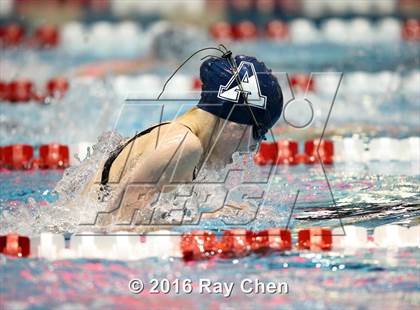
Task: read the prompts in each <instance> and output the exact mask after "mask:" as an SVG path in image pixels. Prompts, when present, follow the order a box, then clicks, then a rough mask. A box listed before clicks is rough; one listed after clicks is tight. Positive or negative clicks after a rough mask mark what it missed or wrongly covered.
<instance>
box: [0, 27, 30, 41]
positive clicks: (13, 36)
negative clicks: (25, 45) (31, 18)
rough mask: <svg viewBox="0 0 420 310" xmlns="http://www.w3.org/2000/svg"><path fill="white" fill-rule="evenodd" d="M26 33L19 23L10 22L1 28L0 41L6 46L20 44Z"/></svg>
mask: <svg viewBox="0 0 420 310" xmlns="http://www.w3.org/2000/svg"><path fill="white" fill-rule="evenodd" d="M24 35H25V30H24V29H23V28H22V26H20V25H18V24H10V25H7V26H4V27H1V28H0V41H1V42H2V43H3V44H4V45H5V46H16V45H19V44H20V43H21V42H22V40H23V37H24Z"/></svg>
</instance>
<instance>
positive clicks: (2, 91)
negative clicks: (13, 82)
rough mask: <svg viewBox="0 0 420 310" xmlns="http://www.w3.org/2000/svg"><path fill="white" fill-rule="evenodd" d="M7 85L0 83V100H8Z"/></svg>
mask: <svg viewBox="0 0 420 310" xmlns="http://www.w3.org/2000/svg"><path fill="white" fill-rule="evenodd" d="M8 86H9V85H8V84H7V83H6V82H3V81H0V100H9V87H8Z"/></svg>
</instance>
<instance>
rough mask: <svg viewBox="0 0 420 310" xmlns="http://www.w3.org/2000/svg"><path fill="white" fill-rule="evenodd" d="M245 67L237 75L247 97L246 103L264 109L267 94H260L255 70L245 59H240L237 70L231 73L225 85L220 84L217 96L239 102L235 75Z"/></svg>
mask: <svg viewBox="0 0 420 310" xmlns="http://www.w3.org/2000/svg"><path fill="white" fill-rule="evenodd" d="M243 68H244V69H245V73H243V76H242V78H241V76H240V75H239V78H240V81H241V85H242V88H243V90H244V92H245V95H246V96H247V99H248V104H249V105H252V106H254V107H257V108H261V109H265V105H266V101H267V96H264V95H263V94H261V90H260V84H259V82H258V77H257V73H256V72H255V68H254V64H252V63H251V62H247V61H241V63H240V64H239V67H238V72H237V73H236V74H235V75H233V76H232V77H231V78H230V80H229V82H228V83H227V84H226V85H220V88H219V93H218V94H217V97H218V98H220V99H225V100H229V101H233V102H239V93H240V88H239V86H238V83H237V81H236V77H237V76H238V74H240V72H241V70H242V69H243Z"/></svg>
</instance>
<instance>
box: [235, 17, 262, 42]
mask: <svg viewBox="0 0 420 310" xmlns="http://www.w3.org/2000/svg"><path fill="white" fill-rule="evenodd" d="M257 36H258V30H257V26H255V24H254V23H253V22H250V21H242V22H239V23H237V24H235V25H234V26H233V37H234V38H235V39H236V40H253V39H256V38H257Z"/></svg>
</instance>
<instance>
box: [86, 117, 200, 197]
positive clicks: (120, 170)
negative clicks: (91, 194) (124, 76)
mask: <svg viewBox="0 0 420 310" xmlns="http://www.w3.org/2000/svg"><path fill="white" fill-rule="evenodd" d="M180 141H181V143H180ZM202 153H203V148H202V146H201V143H200V140H199V139H198V137H197V136H195V135H194V134H193V133H192V132H191V130H190V129H189V128H188V127H186V126H185V125H182V124H180V123H176V122H172V123H168V124H162V125H161V126H158V127H156V128H154V129H153V130H152V131H150V132H149V133H147V134H145V135H143V136H140V137H138V138H136V139H135V140H134V141H132V142H130V143H129V144H128V145H127V146H126V147H125V148H124V149H123V150H122V151H121V153H120V154H119V155H118V156H117V157H116V159H115V160H114V162H113V163H112V166H111V169H110V171H109V179H108V180H109V181H108V185H109V186H111V188H114V187H118V185H119V183H120V182H121V181H122V180H123V179H125V178H126V177H127V176H128V175H129V176H130V179H132V181H133V182H144V183H154V182H157V181H159V182H165V179H167V178H172V181H173V182H188V181H191V179H192V175H193V172H194V168H195V167H196V165H198V162H199V160H200V157H201V155H202ZM181 154H182V156H180V155H181ZM105 161H106V159H105V160H104V161H103V162H102V163H101V165H100V169H98V172H97V173H96V176H95V178H94V179H93V180H92V181H91V182H90V184H89V185H88V186H87V188H86V191H85V192H87V191H90V189H91V188H92V187H93V186H98V187H99V185H100V183H101V177H102V171H103V166H104V163H105ZM162 174H163V176H162ZM161 177H162V179H161V180H160V179H159V178H161Z"/></svg>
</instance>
